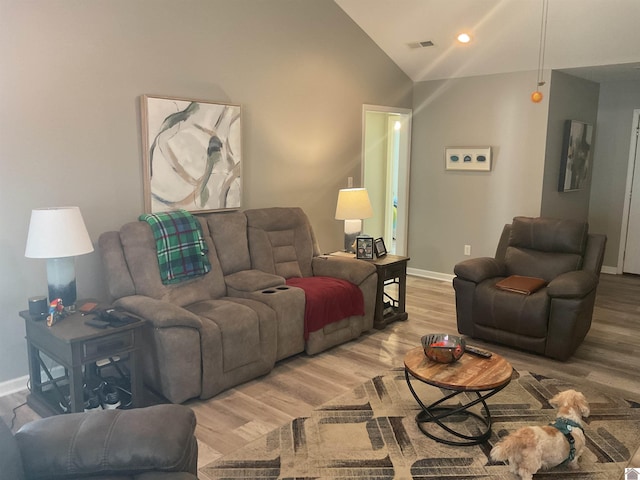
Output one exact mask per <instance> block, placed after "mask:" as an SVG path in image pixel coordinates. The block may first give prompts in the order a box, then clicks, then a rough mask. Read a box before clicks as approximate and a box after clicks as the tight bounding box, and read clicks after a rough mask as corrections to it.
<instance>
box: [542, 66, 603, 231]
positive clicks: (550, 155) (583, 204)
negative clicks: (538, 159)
mask: <svg viewBox="0 0 640 480" xmlns="http://www.w3.org/2000/svg"><path fill="white" fill-rule="evenodd" d="M598 92H599V84H597V83H594V82H591V81H589V80H584V79H582V78H578V77H574V76H571V75H567V74H566V73H562V72H552V74H551V92H550V94H549V119H548V123H547V148H546V154H545V157H546V160H545V166H544V182H543V186H542V207H541V209H540V214H541V215H542V216H545V217H555V218H573V219H576V220H588V218H589V194H590V191H591V178H592V172H593V165H594V163H595V162H597V161H598V157H597V156H595V155H594V152H595V150H594V144H592V146H591V153H590V159H589V162H590V164H589V171H588V176H587V180H586V183H585V185H584V187H583V188H581V189H580V190H577V191H571V192H562V193H561V192H558V178H559V175H560V163H561V157H562V141H563V136H564V124H565V121H566V120H578V121H580V122H584V123H588V124H590V125H592V126H593V127H594V128H595V127H596V120H597V117H598ZM595 139H596V135H595V132H594V136H593V138H592V142H594V141H595ZM594 143H595V142H594Z"/></svg>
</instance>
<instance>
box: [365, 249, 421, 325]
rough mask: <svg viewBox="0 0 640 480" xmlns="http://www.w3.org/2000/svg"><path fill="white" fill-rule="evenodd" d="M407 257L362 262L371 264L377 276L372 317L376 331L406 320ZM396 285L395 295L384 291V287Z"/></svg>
mask: <svg viewBox="0 0 640 480" xmlns="http://www.w3.org/2000/svg"><path fill="white" fill-rule="evenodd" d="M409 260H410V258H409V257H402V256H400V255H391V254H387V255H385V256H384V257H380V258H376V259H374V260H364V261H365V262H370V263H373V264H374V265H375V267H376V273H377V274H378V289H377V294H376V310H375V313H374V316H373V326H374V327H375V328H378V329H382V328H384V327H386V326H387V325H388V324H389V323H391V322H395V321H402V320H406V319H407V318H408V317H409V314H408V313H407V312H406V300H405V299H406V295H407V262H408V261H409ZM391 285H397V288H398V291H397V295H394V294H392V293H390V292H388V291H385V287H389V286H391Z"/></svg>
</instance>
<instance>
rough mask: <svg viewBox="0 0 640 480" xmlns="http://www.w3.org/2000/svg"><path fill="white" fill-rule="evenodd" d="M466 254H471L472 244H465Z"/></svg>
mask: <svg viewBox="0 0 640 480" xmlns="http://www.w3.org/2000/svg"><path fill="white" fill-rule="evenodd" d="M464 254H465V255H467V256H469V255H471V245H465V246H464Z"/></svg>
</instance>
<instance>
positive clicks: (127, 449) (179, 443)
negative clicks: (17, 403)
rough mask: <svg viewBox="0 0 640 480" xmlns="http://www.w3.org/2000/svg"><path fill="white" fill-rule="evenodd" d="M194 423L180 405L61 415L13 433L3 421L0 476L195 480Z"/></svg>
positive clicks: (28, 479)
mask: <svg viewBox="0 0 640 480" xmlns="http://www.w3.org/2000/svg"><path fill="white" fill-rule="evenodd" d="M195 427H196V420H195V415H194V414H193V411H192V410H191V409H190V408H188V407H184V406H182V405H157V406H153V407H147V408H138V409H133V410H101V411H98V412H89V413H71V414H68V415H58V416H55V417H48V418H43V419H40V420H35V421H33V422H30V423H27V424H26V425H24V426H23V427H22V428H20V430H18V432H17V433H16V434H15V436H14V435H12V434H11V431H10V430H9V428H8V427H7V426H6V425H5V424H4V423H3V422H2V421H1V420H0V478H6V479H11V480H52V479H60V480H63V479H67V478H68V479H71V478H75V479H86V480H89V479H91V478H96V479H103V480H107V479H109V480H116V479H119V478H122V479H129V480H134V479H140V480H142V479H144V480H195V479H196V478H197V477H196V474H197V472H196V470H197V462H198V444H197V442H196V438H195V436H194V430H195Z"/></svg>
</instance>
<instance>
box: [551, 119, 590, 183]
mask: <svg viewBox="0 0 640 480" xmlns="http://www.w3.org/2000/svg"><path fill="white" fill-rule="evenodd" d="M592 138H593V126H592V125H589V124H588V123H583V122H578V121H576V120H567V121H566V122H565V124H564V136H563V139H562V153H561V157H560V176H559V179H558V191H559V192H573V191H576V190H580V189H581V188H582V187H584V186H585V185H586V182H587V178H588V176H589V157H590V156H591V141H592Z"/></svg>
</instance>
